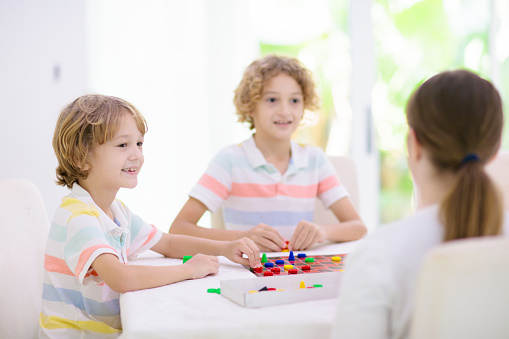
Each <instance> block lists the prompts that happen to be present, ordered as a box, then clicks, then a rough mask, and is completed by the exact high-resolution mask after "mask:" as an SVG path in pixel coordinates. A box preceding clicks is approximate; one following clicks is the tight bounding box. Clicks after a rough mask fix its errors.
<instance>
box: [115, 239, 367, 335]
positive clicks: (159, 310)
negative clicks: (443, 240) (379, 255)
mask: <svg viewBox="0 0 509 339" xmlns="http://www.w3.org/2000/svg"><path fill="white" fill-rule="evenodd" d="M359 241H362V240H359ZM359 241H354V242H347V243H340V244H327V245H321V246H316V247H314V248H313V249H312V250H307V251H305V253H306V254H307V255H323V254H343V253H350V252H351V251H352V250H353V249H354V248H355V246H357V244H358V243H359ZM287 254H288V253H268V254H267V255H268V256H280V255H287ZM181 263H182V259H170V258H164V257H161V256H159V255H158V254H156V253H154V252H151V251H149V252H147V254H145V255H142V256H140V258H138V259H137V260H134V261H132V262H130V264H139V265H179V264H181ZM219 263H220V268H219V274H217V275H214V276H207V277H205V278H202V279H196V280H186V281H182V282H178V283H174V284H171V285H167V286H162V287H157V288H152V289H147V290H141V291H135V292H128V293H124V294H122V295H121V296H120V312H121V318H122V327H123V333H122V336H121V338H124V339H126V338H129V339H130V338H292V339H298V338H328V337H329V334H330V331H331V326H332V322H333V321H334V313H335V307H336V300H335V299H326V300H316V301H306V302H297V303H292V304H286V305H277V306H267V307H260V308H245V307H242V306H239V305H237V304H235V303H233V302H232V301H230V300H229V299H227V298H225V297H223V296H221V295H218V294H215V293H207V289H208V288H219V286H220V281H221V280H227V279H242V278H253V277H255V276H254V275H253V274H252V273H251V272H249V271H248V270H247V269H246V268H244V267H243V266H241V265H239V264H235V263H233V262H231V261H229V260H228V259H226V258H224V257H219Z"/></svg>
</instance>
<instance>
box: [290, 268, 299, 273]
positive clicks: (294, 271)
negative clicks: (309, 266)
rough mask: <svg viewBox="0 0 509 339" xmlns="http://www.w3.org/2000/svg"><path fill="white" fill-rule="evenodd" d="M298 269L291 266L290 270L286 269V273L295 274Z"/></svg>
mask: <svg viewBox="0 0 509 339" xmlns="http://www.w3.org/2000/svg"><path fill="white" fill-rule="evenodd" d="M297 272H298V270H297V269H296V268H292V269H291V270H288V274H297Z"/></svg>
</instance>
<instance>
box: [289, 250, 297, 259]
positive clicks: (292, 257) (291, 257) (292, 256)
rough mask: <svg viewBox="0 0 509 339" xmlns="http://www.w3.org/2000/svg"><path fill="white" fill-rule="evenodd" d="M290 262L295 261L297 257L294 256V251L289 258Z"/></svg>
mask: <svg viewBox="0 0 509 339" xmlns="http://www.w3.org/2000/svg"><path fill="white" fill-rule="evenodd" d="M288 261H295V257H294V255H293V251H290V255H289V256H288Z"/></svg>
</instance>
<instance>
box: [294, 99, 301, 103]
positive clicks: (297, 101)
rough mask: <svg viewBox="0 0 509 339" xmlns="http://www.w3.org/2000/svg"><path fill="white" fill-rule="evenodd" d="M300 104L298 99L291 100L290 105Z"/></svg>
mask: <svg viewBox="0 0 509 339" xmlns="http://www.w3.org/2000/svg"><path fill="white" fill-rule="evenodd" d="M299 102H300V99H292V104H298V103H299Z"/></svg>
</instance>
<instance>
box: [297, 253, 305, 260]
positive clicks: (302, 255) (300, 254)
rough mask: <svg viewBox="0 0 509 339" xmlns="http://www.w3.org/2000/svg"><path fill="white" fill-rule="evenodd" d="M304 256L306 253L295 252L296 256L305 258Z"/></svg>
mask: <svg viewBox="0 0 509 339" xmlns="http://www.w3.org/2000/svg"><path fill="white" fill-rule="evenodd" d="M305 257H306V253H299V254H297V258H300V259H302V258H305Z"/></svg>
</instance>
